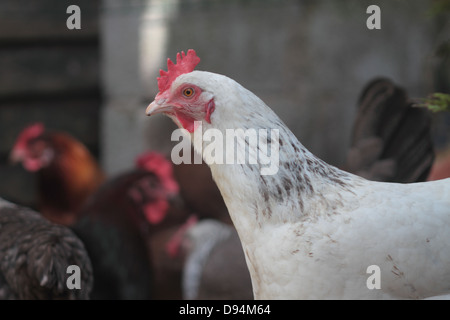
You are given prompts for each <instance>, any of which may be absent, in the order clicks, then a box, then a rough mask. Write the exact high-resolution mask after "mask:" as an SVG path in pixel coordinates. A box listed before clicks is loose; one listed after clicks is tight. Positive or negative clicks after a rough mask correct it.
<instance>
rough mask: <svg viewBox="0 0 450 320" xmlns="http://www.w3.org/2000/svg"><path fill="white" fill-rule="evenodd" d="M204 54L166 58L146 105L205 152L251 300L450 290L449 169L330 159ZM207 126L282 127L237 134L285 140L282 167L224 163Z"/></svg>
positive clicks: (262, 146) (269, 142) (251, 147)
mask: <svg viewBox="0 0 450 320" xmlns="http://www.w3.org/2000/svg"><path fill="white" fill-rule="evenodd" d="M198 62H199V58H198V57H197V56H196V55H195V52H194V51H193V50H189V51H188V53H187V55H184V53H183V54H182V55H178V56H177V64H173V63H171V62H170V61H169V63H168V68H169V70H168V72H164V71H162V72H161V77H160V78H158V86H159V90H160V92H159V93H158V95H157V96H156V98H155V101H154V102H153V103H152V104H150V105H149V107H148V108H147V115H152V114H156V113H165V114H167V115H168V116H169V117H171V118H172V119H173V120H174V121H175V122H176V123H177V124H178V125H179V126H180V127H181V128H184V129H186V130H187V132H188V133H189V134H188V135H189V136H191V139H192V142H193V144H194V147H195V149H196V150H198V151H202V154H203V159H204V160H205V161H206V162H207V163H208V164H209V166H210V168H211V171H212V175H213V178H214V180H215V181H216V183H217V185H218V187H219V189H220V191H221V193H222V196H223V198H224V200H225V203H226V205H227V207H228V210H229V212H230V215H231V218H232V220H233V223H234V225H235V226H236V229H237V230H238V233H239V237H240V239H241V242H242V245H243V248H244V252H245V256H246V260H247V265H248V268H249V271H250V275H251V278H252V285H253V291H254V295H255V298H257V299H303V298H310V299H358V298H359V299H403V298H427V297H432V296H438V295H445V294H449V293H450V245H449V244H450V179H446V180H440V181H435V182H426V183H415V184H395V183H382V182H372V181H368V180H365V179H363V178H360V177H358V176H355V175H352V174H350V173H347V172H344V171H342V170H339V169H337V168H335V167H333V166H331V165H328V164H326V163H325V162H323V161H321V160H320V159H318V158H316V157H315V156H314V155H313V154H312V153H311V152H309V151H308V150H307V149H306V148H305V147H304V146H303V145H302V144H301V143H300V142H299V141H298V140H297V138H296V137H295V136H294V134H293V133H292V132H291V131H290V130H289V129H288V128H287V127H286V125H285V124H284V123H283V122H282V121H281V120H280V119H279V118H278V117H277V115H276V114H275V113H274V112H273V111H272V110H271V109H270V108H269V107H268V106H266V105H265V104H264V102H263V101H261V100H260V99H259V98H258V97H257V96H255V95H254V94H253V93H251V92H250V91H248V90H246V89H245V88H244V87H242V86H241V85H239V84H238V83H236V82H235V81H233V80H232V79H230V78H227V77H225V76H223V75H219V74H214V73H209V72H202V71H193V69H194V67H195V65H196V64H197V63H198ZM195 121H201V122H197V123H195ZM199 124H201V126H200V125H199ZM208 129H217V130H219V131H220V132H222V133H223V136H225V132H226V130H227V129H235V130H238V129H242V130H243V131H244V132H245V130H247V129H255V130H258V129H267V130H269V129H278V130H279V139H277V136H276V135H275V137H274V136H273V135H272V136H271V135H267V137H266V136H259V138H258V144H257V145H255V144H254V143H251V139H250V138H249V137H248V136H247V137H245V135H244V136H240V138H237V140H238V144H239V143H242V144H244V145H246V150H247V152H248V154H249V159H251V158H252V157H253V156H255V155H256V154H257V153H258V152H259V151H261V150H267V149H266V148H268V149H270V148H271V147H272V146H275V147H278V146H279V153H278V154H279V158H278V160H279V163H278V171H277V172H276V173H275V174H272V175H262V174H261V170H262V169H263V168H264V167H267V165H266V164H263V163H262V162H261V161H258V162H257V163H256V164H251V162H250V161H246V162H245V163H243V164H239V163H238V164H218V163H217V158H216V157H215V155H214V154H213V153H212V152H211V150H210V148H208V143H211V139H210V140H209V141H208V140H207V139H202V137H203V136H202V134H201V133H202V132H203V133H205V132H207V130H208ZM200 130H202V132H199V131H200ZM199 133H200V134H199ZM227 150H228V149H227ZM258 150H259V151H258ZM273 150H275V151H276V150H277V148H274V149H273ZM228 151H229V150H228ZM275 154H276V153H275ZM247 162H248V163H247ZM373 265H375V266H377V267H375V269H370V268H369V269H368V267H369V266H373ZM371 270H375V271H371ZM368 271H369V272H368ZM378 282H379V283H378ZM368 284H373V285H374V286H375V288H373V286H371V285H368ZM378 287H379V289H378ZM370 288H372V289H370Z"/></svg>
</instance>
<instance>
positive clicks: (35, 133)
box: [13, 122, 45, 150]
mask: <svg viewBox="0 0 450 320" xmlns="http://www.w3.org/2000/svg"><path fill="white" fill-rule="evenodd" d="M44 131H45V127H44V124H43V123H41V122H37V123H34V124H32V125H29V126H28V127H26V128H25V129H23V130H22V132H21V133H20V135H19V137H18V138H17V139H16V143H15V145H14V147H13V149H14V150H21V149H25V148H26V145H27V143H28V141H30V140H31V139H34V138H37V137H39V136H40V135H41V134H42V133H44Z"/></svg>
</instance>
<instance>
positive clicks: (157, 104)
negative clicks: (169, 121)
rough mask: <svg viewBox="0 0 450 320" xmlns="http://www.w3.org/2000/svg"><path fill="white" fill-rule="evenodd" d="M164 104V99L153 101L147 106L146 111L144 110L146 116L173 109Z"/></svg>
mask: <svg viewBox="0 0 450 320" xmlns="http://www.w3.org/2000/svg"><path fill="white" fill-rule="evenodd" d="M165 102H166V99H158V100H156V99H155V100H154V101H153V102H152V103H150V104H149V105H148V107H147V109H146V110H145V114H146V115H148V116H152V115H154V114H158V113H165V112H168V111H171V110H172V109H173V106H171V105H170V104H166V103H165Z"/></svg>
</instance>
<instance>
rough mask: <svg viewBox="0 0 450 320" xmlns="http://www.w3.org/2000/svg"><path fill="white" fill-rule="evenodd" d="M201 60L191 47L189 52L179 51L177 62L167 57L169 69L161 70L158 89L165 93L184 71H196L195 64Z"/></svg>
mask: <svg viewBox="0 0 450 320" xmlns="http://www.w3.org/2000/svg"><path fill="white" fill-rule="evenodd" d="M199 62H200V58H199V57H197V54H196V53H195V51H194V50H192V49H189V50H188V52H187V54H184V52H183V51H181V54H180V53H179V52H178V53H177V63H176V64H175V63H173V62H172V60H170V59H167V71H164V70H160V71H159V75H160V77H158V89H159V93H160V94H161V93H163V92H164V91H166V90H167V89H169V88H170V86H171V85H172V82H173V81H174V80H175V79H176V78H177V77H178V76H179V75H182V74H184V73H189V72H192V71H194V68H195V66H196V65H197V64H198V63H199Z"/></svg>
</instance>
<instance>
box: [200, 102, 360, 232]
mask: <svg viewBox="0 0 450 320" xmlns="http://www.w3.org/2000/svg"><path fill="white" fill-rule="evenodd" d="M267 109H268V108H267ZM268 110H270V109H268ZM255 117H256V118H258V115H256V116H255ZM266 119H270V120H266ZM256 120H257V119H256ZM260 120H261V121H260V123H261V124H264V123H265V124H266V125H267V128H266V129H278V132H279V139H278V141H276V140H273V139H259V144H258V145H257V146H251V145H249V144H248V143H247V141H245V143H246V144H247V147H248V150H249V153H251V152H252V151H251V150H253V152H255V153H256V152H257V151H258V149H259V150H261V149H263V150H270V149H271V145H272V144H273V143H277V142H278V144H279V162H278V171H277V172H276V173H275V174H273V175H262V174H261V169H262V168H263V167H265V165H263V164H259V163H257V164H249V163H247V162H246V163H245V164H210V168H211V172H212V175H213V178H214V180H215V181H216V183H217V185H218V187H219V189H220V191H221V193H222V196H223V198H224V200H225V203H226V204H227V207H228V210H229V212H230V215H231V217H232V219H233V221H234V223H235V225H245V224H247V225H248V227H249V228H254V226H255V225H260V226H262V225H263V224H265V223H267V222H269V223H284V222H289V221H290V222H292V221H299V220H301V219H303V218H305V217H314V216H319V215H322V214H329V213H331V212H333V210H336V208H337V207H338V206H339V205H340V204H341V203H342V202H341V197H340V192H341V191H347V192H351V186H352V183H353V180H354V179H357V178H356V177H355V176H353V175H351V174H349V173H347V172H344V171H342V170H339V169H337V168H335V167H333V166H331V165H328V164H326V163H325V162H323V161H322V160H320V159H318V158H317V157H315V156H314V155H313V154H312V153H311V152H309V151H308V150H307V149H306V148H305V147H304V146H303V145H302V144H301V143H300V142H299V141H298V140H297V138H296V137H295V136H294V134H293V133H292V132H291V131H290V130H289V129H288V128H287V127H286V126H285V125H284V123H283V122H282V121H281V120H280V119H279V118H278V117H277V116H276V115H275V114H274V113H273V112H272V111H271V110H270V111H267V113H265V114H264V116H261V119H260ZM253 123H254V122H253ZM262 127H264V125H261V126H260V128H262ZM244 129H245V128H244ZM269 131H270V130H269ZM268 136H270V134H268ZM194 145H195V143H194ZM252 148H253V149H252ZM203 156H204V157H205V154H203ZM330 191H331V192H330Z"/></svg>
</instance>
